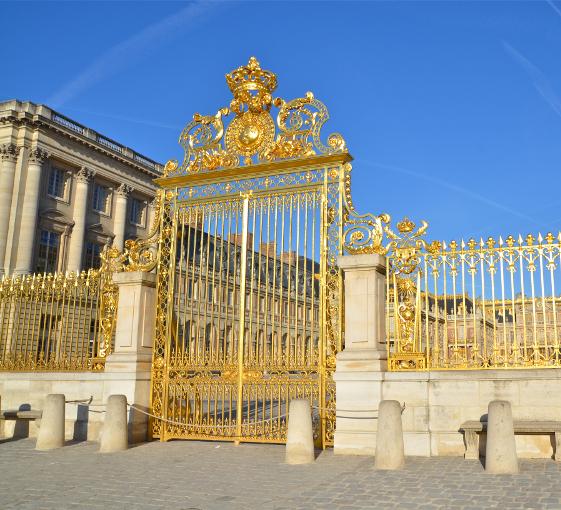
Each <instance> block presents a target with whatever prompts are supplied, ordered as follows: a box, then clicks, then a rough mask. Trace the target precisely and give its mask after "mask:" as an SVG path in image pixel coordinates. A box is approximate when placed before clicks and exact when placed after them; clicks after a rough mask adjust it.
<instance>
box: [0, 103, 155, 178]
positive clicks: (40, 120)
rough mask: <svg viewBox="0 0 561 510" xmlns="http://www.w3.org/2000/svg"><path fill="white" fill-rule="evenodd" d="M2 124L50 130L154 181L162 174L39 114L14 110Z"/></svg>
mask: <svg viewBox="0 0 561 510" xmlns="http://www.w3.org/2000/svg"><path fill="white" fill-rule="evenodd" d="M0 124H14V125H17V126H22V125H26V126H30V127H33V128H40V127H44V128H47V129H49V130H50V131H53V132H55V133H58V134H61V135H63V136H65V137H66V138H68V139H70V140H73V141H75V142H78V143H80V144H82V145H85V146H87V147H89V148H90V149H93V150H95V151H97V152H99V153H102V154H104V155H105V156H108V157H110V158H112V159H115V160H117V161H119V162H120V163H123V164H125V165H127V166H129V167H131V168H134V169H135V170H136V171H139V172H142V173H143V174H145V175H148V176H149V177H151V178H152V179H155V178H158V177H160V176H161V174H159V173H158V172H155V171H152V170H150V169H149V168H146V167H145V166H143V165H139V164H137V163H136V162H135V161H134V160H133V159H132V158H130V157H128V156H126V155H123V154H120V153H118V152H116V151H113V150H111V149H110V148H108V147H105V146H104V145H102V144H100V143H98V142H97V141H95V140H92V139H90V138H88V137H87V136H84V135H82V134H80V133H76V132H73V131H72V130H70V129H68V128H65V127H64V126H63V125H60V124H57V123H56V122H53V121H51V120H49V119H48V118H46V117H43V116H41V115H37V114H35V115H32V114H30V113H28V112H20V113H16V112H14V111H13V110H12V111H10V112H9V113H8V114H7V115H4V116H3V117H0Z"/></svg>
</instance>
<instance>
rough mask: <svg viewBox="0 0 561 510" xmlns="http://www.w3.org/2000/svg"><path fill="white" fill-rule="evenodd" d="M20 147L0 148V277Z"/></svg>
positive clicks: (7, 146)
mask: <svg viewBox="0 0 561 510" xmlns="http://www.w3.org/2000/svg"><path fill="white" fill-rule="evenodd" d="M20 150H21V147H17V146H16V145H14V144H5V145H2V146H0V161H1V167H0V276H2V275H3V274H4V260H5V257H6V245H7V243H8V228H9V226H10V209H11V206H12V192H13V188H14V174H15V171H16V161H17V159H18V154H19V152H20Z"/></svg>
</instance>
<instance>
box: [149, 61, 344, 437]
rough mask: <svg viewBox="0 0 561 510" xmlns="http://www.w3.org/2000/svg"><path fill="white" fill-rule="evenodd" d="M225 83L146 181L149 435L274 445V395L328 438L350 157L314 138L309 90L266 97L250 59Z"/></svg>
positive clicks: (333, 138) (316, 110)
mask: <svg viewBox="0 0 561 510" xmlns="http://www.w3.org/2000/svg"><path fill="white" fill-rule="evenodd" d="M226 78H227V82H228V86H229V87H230V89H231V91H232V93H233V96H234V98H233V100H232V102H231V103H230V105H229V108H221V109H220V110H219V111H218V112H217V114H216V115H212V116H201V115H198V114H196V115H194V117H193V121H192V122H190V123H189V124H188V125H187V126H186V127H185V129H184V130H183V132H182V134H181V136H180V143H181V145H183V147H184V149H185V158H184V160H183V162H182V163H181V164H179V163H178V162H176V161H170V162H168V163H167V164H166V167H165V171H164V176H163V177H162V178H160V179H158V181H157V182H158V184H159V185H160V186H161V187H162V192H161V193H160V195H159V196H160V203H159V212H158V214H159V221H160V224H159V239H158V243H159V244H158V250H157V258H156V259H154V263H155V264H156V266H157V271H158V280H157V300H158V302H157V313H156V334H155V342H154V358H153V369H152V372H153V373H152V401H151V407H152V410H153V413H154V415H155V416H157V417H158V418H157V419H154V420H153V421H152V423H151V433H152V435H153V436H154V437H158V438H160V439H161V440H168V439H172V438H193V439H219V440H234V441H256V442H282V441H284V440H285V436H286V415H287V405H288V402H289V401H290V400H291V399H292V398H307V399H309V400H310V401H311V403H312V405H313V408H314V411H315V431H316V440H317V444H318V445H322V446H325V445H329V444H332V441H333V432H334V426H335V385H334V383H333V380H332V373H333V371H334V369H335V355H336V354H337V352H339V351H340V350H341V349H342V344H343V338H342V333H343V332H342V313H343V310H342V306H341V304H342V279H341V273H340V270H339V268H338V267H337V257H338V256H339V255H340V254H341V253H342V250H343V237H344V236H343V226H344V223H345V221H347V220H348V219H349V216H350V215H352V214H353V211H352V205H351V204H350V200H349V187H350V183H349V172H350V165H349V161H350V160H351V157H350V155H349V154H348V152H347V150H346V148H345V144H344V141H343V139H342V137H341V136H340V135H338V134H333V135H330V136H329V137H328V139H327V144H324V143H323V142H322V140H321V137H320V134H321V127H322V125H323V124H324V122H325V121H326V120H327V119H328V118H329V115H328V112H327V109H326V107H325V106H324V105H323V104H322V103H321V102H320V101H318V100H317V99H315V98H314V96H313V95H312V94H311V93H308V94H307V95H306V96H305V97H303V98H298V99H295V100H292V101H289V102H285V101H284V100H282V99H273V98H272V95H271V94H272V92H273V90H274V89H275V88H276V76H275V75H274V74H273V73H271V72H269V71H265V70H263V69H261V67H260V65H259V63H258V62H257V61H256V60H255V59H254V58H252V59H250V61H249V63H248V65H247V66H242V67H240V68H238V69H236V70H234V71H232V72H231V73H229V74H228V75H227V76H226ZM272 107H278V115H277V118H276V123H275V121H274V120H273V118H272V116H271V113H270V111H271V108H272ZM226 117H233V118H232V120H231V121H230V122H229V124H228V126H227V127H225V126H224V121H223V118H226ZM147 260H148V261H151V257H149V256H148V259H147Z"/></svg>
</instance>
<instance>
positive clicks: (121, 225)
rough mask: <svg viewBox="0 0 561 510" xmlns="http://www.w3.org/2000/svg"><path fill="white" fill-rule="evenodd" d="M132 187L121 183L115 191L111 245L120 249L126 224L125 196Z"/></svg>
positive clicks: (123, 241)
mask: <svg viewBox="0 0 561 510" xmlns="http://www.w3.org/2000/svg"><path fill="white" fill-rule="evenodd" d="M131 191H132V188H131V187H130V186H127V185H126V184H121V185H120V186H119V187H118V188H117V191H116V193H115V220H114V222H113V231H114V232H115V239H114V240H113V246H114V247H115V248H117V249H119V250H120V251H123V249H124V247H125V228H126V225H127V197H128V196H129V194H130V192H131Z"/></svg>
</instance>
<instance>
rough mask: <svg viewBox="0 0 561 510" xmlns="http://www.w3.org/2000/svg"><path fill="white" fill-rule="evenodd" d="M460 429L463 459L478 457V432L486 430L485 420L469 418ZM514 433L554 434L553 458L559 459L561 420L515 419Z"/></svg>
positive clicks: (560, 457)
mask: <svg viewBox="0 0 561 510" xmlns="http://www.w3.org/2000/svg"><path fill="white" fill-rule="evenodd" d="M460 431H462V432H463V433H464V443H465V446H466V451H465V453H464V458H465V459H475V460H477V459H479V435H478V434H479V433H481V432H487V422H486V421H479V420H470V421H466V422H465V423H462V425H461V426H460ZM514 433H515V434H555V450H554V452H553V458H554V459H555V460H556V461H561V421H537V420H515V421H514Z"/></svg>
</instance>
